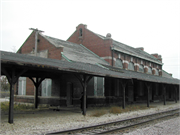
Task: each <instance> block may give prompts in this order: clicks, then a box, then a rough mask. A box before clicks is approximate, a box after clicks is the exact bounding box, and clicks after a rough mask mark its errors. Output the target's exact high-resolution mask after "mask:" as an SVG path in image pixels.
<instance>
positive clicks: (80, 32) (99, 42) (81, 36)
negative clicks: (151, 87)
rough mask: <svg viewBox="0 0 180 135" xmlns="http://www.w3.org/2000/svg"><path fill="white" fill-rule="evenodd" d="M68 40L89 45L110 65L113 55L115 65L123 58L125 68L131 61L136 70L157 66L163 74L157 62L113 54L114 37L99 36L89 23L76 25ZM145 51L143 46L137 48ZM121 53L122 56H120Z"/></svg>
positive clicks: (117, 53) (155, 55)
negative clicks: (88, 25) (117, 60)
mask: <svg viewBox="0 0 180 135" xmlns="http://www.w3.org/2000/svg"><path fill="white" fill-rule="evenodd" d="M68 41H70V42H73V43H77V44H82V45H84V46H85V47H87V48H88V49H89V50H91V51H92V52H94V53H95V54H97V55H98V56H99V57H101V58H103V59H105V60H106V61H107V62H108V63H109V64H110V65H112V56H113V66H114V65H115V62H116V59H121V60H122V62H123V68H124V69H126V70H127V69H128V65H129V63H130V62H132V63H133V64H134V71H139V65H142V66H143V67H144V73H148V68H147V66H148V67H150V68H151V69H153V68H155V69H157V71H158V72H159V75H160V76H162V72H161V70H162V65H160V64H156V63H153V62H149V61H147V60H142V59H140V58H135V57H133V56H130V55H127V54H124V53H120V52H117V51H116V52H115V51H114V52H113V55H112V50H111V47H112V42H113V41H112V39H111V37H106V38H105V39H103V38H101V37H99V36H98V35H97V34H95V33H93V32H92V31H90V30H88V29H87V25H84V24H80V25H78V26H77V27H76V31H75V32H74V33H73V34H72V35H71V36H70V37H69V38H68ZM136 49H140V50H142V51H144V48H143V47H140V48H136ZM119 55H120V58H119V57H118V56H119ZM152 55H153V56H154V57H156V58H157V59H158V60H160V61H161V62H162V58H161V56H160V55H158V54H152ZM152 74H153V75H154V74H155V70H152Z"/></svg>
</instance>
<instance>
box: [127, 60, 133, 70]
mask: <svg viewBox="0 0 180 135" xmlns="http://www.w3.org/2000/svg"><path fill="white" fill-rule="evenodd" d="M128 69H129V70H132V71H134V63H132V62H130V63H129V65H128Z"/></svg>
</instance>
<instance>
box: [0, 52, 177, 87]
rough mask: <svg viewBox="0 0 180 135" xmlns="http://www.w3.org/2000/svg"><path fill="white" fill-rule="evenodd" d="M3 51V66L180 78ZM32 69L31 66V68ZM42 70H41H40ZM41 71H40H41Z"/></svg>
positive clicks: (153, 78) (163, 80)
mask: <svg viewBox="0 0 180 135" xmlns="http://www.w3.org/2000/svg"><path fill="white" fill-rule="evenodd" d="M0 53H1V67H3V66H4V65H8V64H9V66H11V65H18V66H20V67H29V66H30V67H34V68H36V69H42V68H43V69H46V71H48V70H47V69H49V70H51V69H53V71H54V72H55V71H64V72H69V73H81V74H89V75H93V76H101V77H113V78H124V79H138V80H142V81H149V82H157V83H166V84H176V85H177V84H178V85H179V83H180V82H179V80H178V79H174V78H172V79H171V78H165V77H159V76H155V75H148V74H143V73H139V72H134V71H129V70H123V69H119V68H115V67H112V66H109V65H100V64H97V65H94V64H90V63H82V62H67V61H62V60H56V59H49V58H41V57H35V56H29V55H25V54H18V53H11V52H4V51H0ZM30 69H31V68H30ZM40 71H41V70H40ZM40 71H39V72H40Z"/></svg>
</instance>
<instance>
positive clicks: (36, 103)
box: [29, 77, 45, 109]
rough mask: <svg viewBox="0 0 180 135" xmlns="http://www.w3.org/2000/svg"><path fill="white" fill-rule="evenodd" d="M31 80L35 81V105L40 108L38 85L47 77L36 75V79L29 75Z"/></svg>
mask: <svg viewBox="0 0 180 135" xmlns="http://www.w3.org/2000/svg"><path fill="white" fill-rule="evenodd" d="M29 78H30V79H31V81H32V82H33V83H34V86H35V88H36V89H35V94H34V107H35V108H36V109H37V108H38V87H39V85H40V84H41V82H42V81H43V80H44V79H45V77H42V78H39V77H36V81H34V79H33V78H32V77H29Z"/></svg>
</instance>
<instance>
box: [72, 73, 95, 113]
mask: <svg viewBox="0 0 180 135" xmlns="http://www.w3.org/2000/svg"><path fill="white" fill-rule="evenodd" d="M75 76H76V77H77V79H78V80H79V81H80V83H81V85H82V87H83V100H82V102H83V103H82V111H83V113H82V114H83V115H84V116H86V102H87V99H86V97H87V94H86V88H87V84H88V82H89V81H90V80H91V78H92V76H89V75H78V74H76V75H75Z"/></svg>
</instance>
